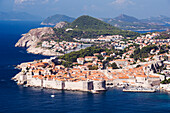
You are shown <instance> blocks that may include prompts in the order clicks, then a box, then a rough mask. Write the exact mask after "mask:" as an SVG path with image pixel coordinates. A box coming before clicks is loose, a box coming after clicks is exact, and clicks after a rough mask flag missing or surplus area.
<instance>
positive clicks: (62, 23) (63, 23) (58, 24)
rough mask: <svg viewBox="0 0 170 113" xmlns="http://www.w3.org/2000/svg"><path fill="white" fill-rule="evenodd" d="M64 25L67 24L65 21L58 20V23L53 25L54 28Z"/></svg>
mask: <svg viewBox="0 0 170 113" xmlns="http://www.w3.org/2000/svg"><path fill="white" fill-rule="evenodd" d="M66 25H67V23H66V22H59V23H57V24H56V25H55V27H54V28H56V29H58V28H63V27H65V26H66Z"/></svg>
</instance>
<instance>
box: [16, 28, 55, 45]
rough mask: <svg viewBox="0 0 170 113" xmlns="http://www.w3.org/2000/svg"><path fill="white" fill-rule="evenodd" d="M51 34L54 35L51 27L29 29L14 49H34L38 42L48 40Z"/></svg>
mask: <svg viewBox="0 0 170 113" xmlns="http://www.w3.org/2000/svg"><path fill="white" fill-rule="evenodd" d="M52 34H54V30H53V28H51V27H43V28H36V29H31V30H30V31H29V32H28V33H26V34H23V36H22V38H21V39H20V40H19V41H18V42H17V43H16V44H15V47H36V46H37V43H38V42H39V41H41V40H43V39H48V38H50V35H52Z"/></svg>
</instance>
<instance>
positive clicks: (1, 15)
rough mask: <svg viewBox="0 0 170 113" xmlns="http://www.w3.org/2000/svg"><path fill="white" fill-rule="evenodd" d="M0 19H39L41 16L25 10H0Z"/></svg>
mask: <svg viewBox="0 0 170 113" xmlns="http://www.w3.org/2000/svg"><path fill="white" fill-rule="evenodd" d="M0 20H9V21H38V20H41V18H40V17H38V16H35V15H31V14H29V13H26V12H0Z"/></svg>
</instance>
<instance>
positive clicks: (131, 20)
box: [100, 14, 170, 30]
mask: <svg viewBox="0 0 170 113" xmlns="http://www.w3.org/2000/svg"><path fill="white" fill-rule="evenodd" d="M100 20H102V21H104V22H106V23H109V24H111V25H113V26H115V27H118V28H120V29H124V30H165V29H167V28H169V27H168V26H164V25H165V24H168V22H169V23H170V21H169V18H168V17H165V16H160V17H154V18H153V17H152V18H148V19H142V20H140V19H137V18H135V17H132V16H128V15H124V14H122V15H120V16H118V17H115V18H101V19H100Z"/></svg>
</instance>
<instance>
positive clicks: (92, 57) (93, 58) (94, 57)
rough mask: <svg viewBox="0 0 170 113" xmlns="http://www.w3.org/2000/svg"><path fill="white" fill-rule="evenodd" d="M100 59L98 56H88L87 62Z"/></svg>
mask: <svg viewBox="0 0 170 113" xmlns="http://www.w3.org/2000/svg"><path fill="white" fill-rule="evenodd" d="M97 59H98V58H97V57H96V56H86V57H85V61H94V60H97Z"/></svg>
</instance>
